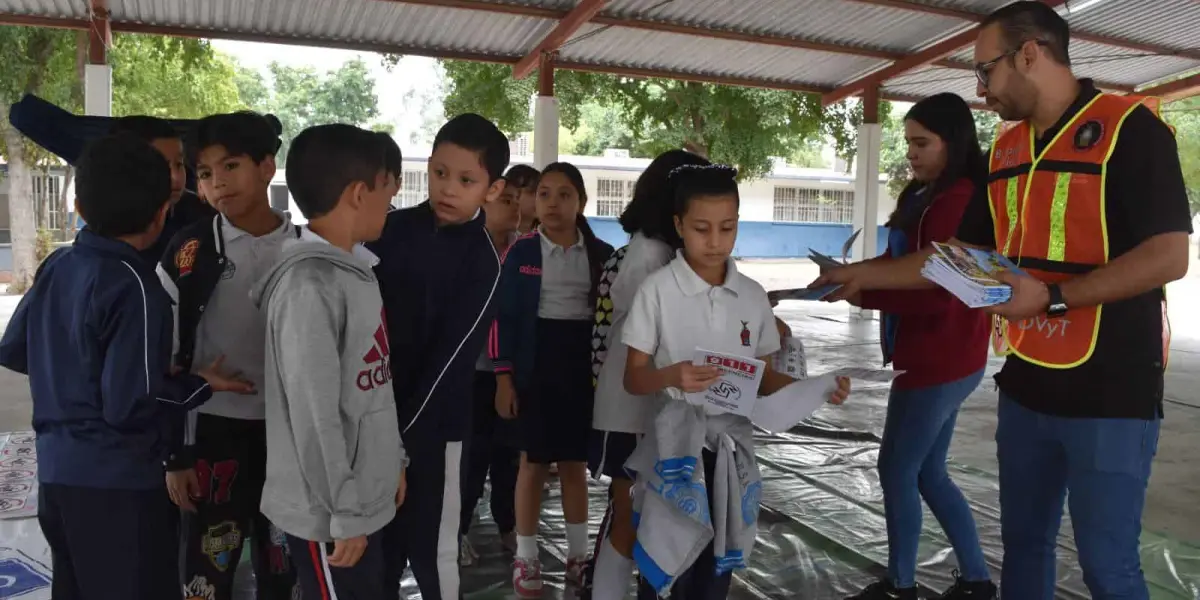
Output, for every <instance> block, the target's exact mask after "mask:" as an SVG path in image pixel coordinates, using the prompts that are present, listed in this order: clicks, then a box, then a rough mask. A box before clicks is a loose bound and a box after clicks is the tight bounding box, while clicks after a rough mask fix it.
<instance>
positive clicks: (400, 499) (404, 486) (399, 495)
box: [396, 469, 408, 508]
mask: <svg viewBox="0 0 1200 600" xmlns="http://www.w3.org/2000/svg"><path fill="white" fill-rule="evenodd" d="M406 470H407V469H400V487H398V488H396V508H400V505H402V504H404V494H405V492H407V491H408V478H407V476H406V475H405V471H406Z"/></svg>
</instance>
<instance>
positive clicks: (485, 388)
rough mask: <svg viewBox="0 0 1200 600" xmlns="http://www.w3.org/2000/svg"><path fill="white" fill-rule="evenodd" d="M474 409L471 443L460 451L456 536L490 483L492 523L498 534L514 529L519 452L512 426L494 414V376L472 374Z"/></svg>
mask: <svg viewBox="0 0 1200 600" xmlns="http://www.w3.org/2000/svg"><path fill="white" fill-rule="evenodd" d="M473 400H474V403H475V404H474V406H473V407H472V410H471V439H469V440H467V442H466V444H465V446H464V450H465V451H466V452H465V456H466V458H465V459H464V461H463V462H464V464H463V468H462V473H463V481H462V494H463V502H462V514H461V516H460V517H459V525H458V532H459V534H460V535H467V532H468V531H470V529H471V521H472V519H473V518H474V516H475V506H476V505H477V504H479V499H480V498H481V497H482V496H483V484H484V482H485V481H487V479H488V476H489V475H490V476H491V480H492V495H491V509H492V519H493V520H495V521H496V527H497V528H498V529H499V530H500V533H501V534H505V533H508V532H510V531H513V530H514V529H515V528H516V526H517V517H516V512H515V509H514V507H513V500H514V496H515V494H516V487H517V471H518V470H519V469H520V466H521V452H520V451H519V450H517V448H516V445H517V442H518V438H517V435H516V422H515V421H511V420H505V419H501V418H500V415H498V414H496V375H495V374H493V373H491V372H483V371H477V372H476V373H475V389H474V398H473Z"/></svg>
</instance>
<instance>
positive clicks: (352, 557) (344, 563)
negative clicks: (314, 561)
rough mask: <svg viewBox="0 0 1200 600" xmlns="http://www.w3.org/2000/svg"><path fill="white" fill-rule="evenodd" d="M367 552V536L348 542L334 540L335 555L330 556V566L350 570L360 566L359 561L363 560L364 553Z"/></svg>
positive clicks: (351, 539)
mask: <svg viewBox="0 0 1200 600" xmlns="http://www.w3.org/2000/svg"><path fill="white" fill-rule="evenodd" d="M366 551H367V536H365V535H360V536H358V537H356V538H350V539H348V540H334V541H333V554H330V555H329V560H328V562H329V566H331V567H342V568H343V569H348V568H350V567H353V566H354V565H356V564H358V559H360V558H362V555H363V553H364V552H366Z"/></svg>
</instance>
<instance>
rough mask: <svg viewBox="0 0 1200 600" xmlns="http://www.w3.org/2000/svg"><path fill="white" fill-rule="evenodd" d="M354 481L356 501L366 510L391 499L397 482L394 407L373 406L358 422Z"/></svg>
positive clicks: (398, 458)
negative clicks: (355, 484) (356, 492)
mask: <svg viewBox="0 0 1200 600" xmlns="http://www.w3.org/2000/svg"><path fill="white" fill-rule="evenodd" d="M355 442H356V443H355V451H354V465H353V470H354V480H355V482H356V483H357V484H358V494H359V496H358V497H359V502H361V503H362V506H363V507H364V508H367V509H369V508H370V507H374V506H377V505H382V504H383V503H384V502H385V501H386V502H394V501H395V497H396V487H397V486H399V485H400V462H401V452H400V447H401V442H400V427H399V425H398V424H397V421H396V409H395V408H394V407H393V406H390V405H388V406H382V407H376V408H372V409H371V410H370V411H369V412H367V413H366V414H365V415H363V417H362V418H361V419H360V420H359V422H358V439H357V440H355Z"/></svg>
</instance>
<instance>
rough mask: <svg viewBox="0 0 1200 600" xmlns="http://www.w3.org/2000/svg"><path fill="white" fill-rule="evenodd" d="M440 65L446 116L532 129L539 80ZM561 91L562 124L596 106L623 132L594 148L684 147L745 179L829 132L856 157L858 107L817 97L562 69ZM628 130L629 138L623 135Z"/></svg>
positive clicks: (496, 68)
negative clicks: (824, 105)
mask: <svg viewBox="0 0 1200 600" xmlns="http://www.w3.org/2000/svg"><path fill="white" fill-rule="evenodd" d="M442 65H443V67H444V69H445V71H446V75H447V79H448V86H447V96H446V101H445V108H446V113H447V115H453V114H459V113H463V112H476V113H479V114H482V115H484V116H486V117H488V118H490V119H492V120H494V121H495V122H496V123H497V124H498V125H499V126H500V127H501V129H503V130H505V131H506V132H508V133H518V132H522V131H529V130H530V129H531V126H532V123H531V115H530V99H531V97H532V96H533V95H534V93H535V92H536V89H535V86H536V81H537V78H536V76H530V77H527V78H526V79H523V80H514V79H513V77H512V69H511V68H510V67H508V66H506V65H491V64H481V63H468V62H459V61H442ZM554 91H555V96H556V97H557V98H558V100H559V116H560V120H561V123H562V125H563V126H564V127H566V128H567V129H569V130H571V131H577V130H578V129H579V127H580V123H581V114H582V113H581V111H582V110H584V107H585V106H588V105H589V104H595V105H598V106H599V107H601V108H603V109H604V110H605V111H606V112H605V115H606V118H607V119H609V120H611V121H613V122H614V123H619V124H620V125H623V128H618V127H615V126H609V125H602V126H597V131H596V132H595V136H594V137H585V138H584V140H586V143H587V144H588V146H587V147H586V149H588V150H594V147H593V146H594V145H595V144H598V143H600V142H603V143H605V144H607V143H615V142H620V143H629V144H630V145H631V146H632V147H631V148H630V150H631V151H633V152H634V153H635V154H637V155H642V156H650V155H655V154H658V153H660V152H663V151H666V150H669V149H673V148H684V149H687V150H690V151H692V152H696V153H698V154H702V155H705V156H707V157H708V158H710V159H711V160H714V161H717V162H724V163H729V164H732V165H735V166H737V167H738V168H739V169H740V170H741V173H742V176H743V178H746V179H753V178H756V177H760V176H762V175H764V174H766V173H767V172H769V171H770V169H771V158H772V157H777V156H782V157H788V156H791V155H792V154H793V153H794V152H796V151H797V150H799V149H800V148H802V147H803V146H804V143H805V141H806V140H809V139H811V138H814V137H817V136H822V135H825V136H829V137H831V138H832V139H833V140H834V143H835V146H836V148H837V150H838V152H839V154H840V155H841V156H843V157H846V158H847V159H849V158H851V157H852V156H853V153H854V144H855V137H856V135H855V134H856V128H857V126H858V124H859V123H861V121H862V108H861V105H860V104H858V103H857V102H851V103H843V104H839V105H836V106H834V107H830V109H827V110H822V109H821V105H820V99H819V98H818V97H816V96H814V95H811V94H799V93H793V92H783V91H774V90H761V89H754V88H743V87H733V86H722V85H710V84H704V83H697V82H689V81H676V80H670V79H635V78H630V77H617V76H611V75H601V74H595V73H581V72H576V71H565V70H563V71H557V72H556V73H555V86H554ZM589 125H590V124H589ZM625 131H627V132H628V137H623V136H624V135H625V134H624V132H625ZM601 149H603V148H601Z"/></svg>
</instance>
